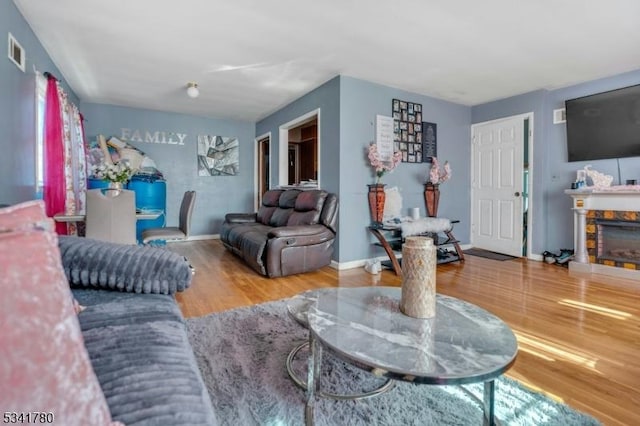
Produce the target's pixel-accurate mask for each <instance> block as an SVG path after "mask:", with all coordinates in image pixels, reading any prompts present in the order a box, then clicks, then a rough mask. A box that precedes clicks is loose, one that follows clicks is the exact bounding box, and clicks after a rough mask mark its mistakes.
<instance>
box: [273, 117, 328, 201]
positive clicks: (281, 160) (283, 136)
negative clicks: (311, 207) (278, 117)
mask: <svg viewBox="0 0 640 426" xmlns="http://www.w3.org/2000/svg"><path fill="white" fill-rule="evenodd" d="M314 117H315V118H316V119H317V120H318V135H317V145H316V151H317V156H318V157H317V167H318V189H320V188H321V186H320V177H321V176H320V175H321V173H320V170H322V168H321V167H320V157H321V156H320V152H321V151H320V142H321V140H322V137H321V135H320V128H321V127H322V126H320V108H317V109H314V110H313V111H309V112H308V113H306V114H304V115H301V116H300V117H298V118H294V119H293V120H291V121H289V122H287V123H284V124H283V125H281V126H280V138H279V141H278V181H279V182H278V185H279V186H287V185H289V167H288V166H287V164H288V163H287V161H288V159H289V130H290V129H293V128H294V127H298V126H301V125H303V124H304V123H306V122H308V121H311V120H312V119H313V118H314ZM269 149H271V145H269Z"/></svg>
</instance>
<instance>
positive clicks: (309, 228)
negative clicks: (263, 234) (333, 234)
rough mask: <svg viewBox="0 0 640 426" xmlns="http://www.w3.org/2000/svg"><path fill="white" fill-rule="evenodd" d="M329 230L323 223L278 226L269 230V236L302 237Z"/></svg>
mask: <svg viewBox="0 0 640 426" xmlns="http://www.w3.org/2000/svg"><path fill="white" fill-rule="evenodd" d="M327 231H329V228H327V227H326V226H324V225H300V226H280V227H277V228H273V229H271V231H269V234H268V237H269V238H286V237H304V236H308V235H317V234H322V233H324V232H327Z"/></svg>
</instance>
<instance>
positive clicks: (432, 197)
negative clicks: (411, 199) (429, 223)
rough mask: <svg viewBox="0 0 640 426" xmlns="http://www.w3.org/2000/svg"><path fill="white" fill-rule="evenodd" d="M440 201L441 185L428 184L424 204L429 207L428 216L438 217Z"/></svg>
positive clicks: (426, 184) (425, 188) (425, 186)
mask: <svg viewBox="0 0 640 426" xmlns="http://www.w3.org/2000/svg"><path fill="white" fill-rule="evenodd" d="M439 201H440V185H438V184H435V185H434V184H432V183H431V182H427V183H425V184H424V204H425V206H426V207H427V216H429V217H436V216H438V202H439Z"/></svg>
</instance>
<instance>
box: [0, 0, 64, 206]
mask: <svg viewBox="0 0 640 426" xmlns="http://www.w3.org/2000/svg"><path fill="white" fill-rule="evenodd" d="M9 32H10V33H11V34H12V35H13V36H14V37H15V38H16V40H17V41H18V43H20V45H21V46H22V47H23V49H24V50H25V54H26V59H27V61H26V68H25V71H26V72H22V71H21V70H20V69H19V68H18V67H17V66H16V65H15V64H14V63H13V62H11V60H9V58H7V48H6V46H7V39H8V33H9ZM0 46H2V49H0V52H1V54H0V152H1V153H2V155H0V204H14V203H18V202H21V201H26V200H31V199H34V198H35V197H36V189H35V173H36V172H35V140H36V137H35V133H36V124H35V109H36V106H35V73H34V71H33V67H34V66H35V67H36V69H37V70H38V71H40V72H42V73H44V72H45V71H49V72H50V73H52V74H53V75H55V76H56V77H57V78H58V79H60V80H61V82H62V85H63V87H64V88H65V90H66V91H67V93H68V94H69V97H70V99H71V100H72V101H73V102H74V103H76V104H77V97H76V95H75V94H74V93H73V92H72V91H70V90H69V87H68V86H67V84H66V83H65V82H64V80H63V78H62V77H63V76H62V75H61V74H60V72H59V70H58V68H57V67H56V66H55V65H54V64H53V62H52V61H51V59H50V58H49V55H48V54H47V52H46V51H45V50H44V48H43V47H42V45H41V44H40V41H39V40H38V39H37V38H36V36H35V34H34V33H33V31H31V27H29V25H28V24H27V22H26V21H25V20H24V18H23V17H22V14H20V12H19V11H18V9H17V8H16V6H15V5H14V4H13V2H12V1H1V2H0Z"/></svg>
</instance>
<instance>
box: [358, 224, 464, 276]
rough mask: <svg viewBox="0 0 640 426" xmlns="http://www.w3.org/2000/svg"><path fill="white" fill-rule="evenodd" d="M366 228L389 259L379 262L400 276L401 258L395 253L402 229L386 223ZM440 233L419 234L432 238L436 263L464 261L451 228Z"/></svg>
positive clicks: (399, 250) (397, 250)
mask: <svg viewBox="0 0 640 426" xmlns="http://www.w3.org/2000/svg"><path fill="white" fill-rule="evenodd" d="M459 222H460V221H459V220H452V221H451V223H452V224H454V223H459ZM367 229H368V230H369V232H371V233H372V234H373V235H374V236H375V237H376V238H377V239H378V242H377V243H376V245H378V246H380V247H382V248H383V249H384V251H385V252H386V253H387V256H388V257H389V260H384V261H382V262H381V263H382V265H383V266H385V267H387V268H390V269H393V271H394V272H395V273H396V275H398V276H401V275H402V259H401V258H398V256H397V253H400V252H402V244H403V243H404V238H403V237H402V230H401V229H400V227H399V226H388V225H385V226H383V227H375V226H368V227H367ZM442 233H443V234H444V235H445V236H444V237H442V236H440V235H439V234H436V233H431V232H429V233H425V234H420V235H422V236H425V237H431V238H433V242H434V243H435V245H436V248H437V249H438V250H437V256H438V264H442V263H449V262H458V261H460V262H462V261H464V253H463V252H462V249H461V248H460V244H459V243H460V242H459V241H458V240H457V239H456V237H455V236H454V235H453V228H452V229H449V230H448V231H443V232H442ZM450 249H451V250H450Z"/></svg>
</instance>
